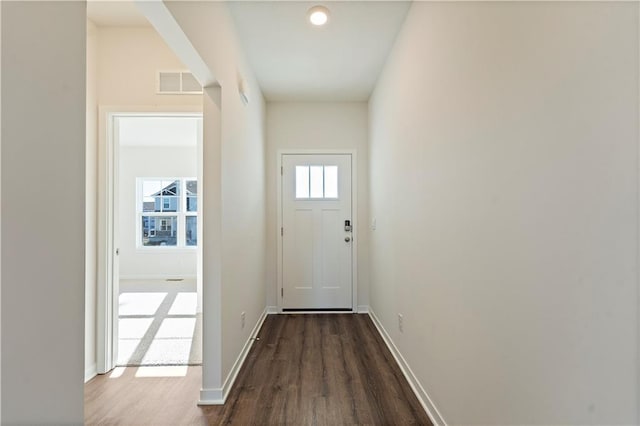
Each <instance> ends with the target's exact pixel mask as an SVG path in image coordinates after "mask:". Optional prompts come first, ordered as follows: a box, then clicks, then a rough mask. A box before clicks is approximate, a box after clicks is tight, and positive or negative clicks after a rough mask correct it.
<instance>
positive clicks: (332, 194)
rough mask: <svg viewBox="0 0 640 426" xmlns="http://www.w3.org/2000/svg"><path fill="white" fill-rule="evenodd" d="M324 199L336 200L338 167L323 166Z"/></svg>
mask: <svg viewBox="0 0 640 426" xmlns="http://www.w3.org/2000/svg"><path fill="white" fill-rule="evenodd" d="M324 198H338V166H324Z"/></svg>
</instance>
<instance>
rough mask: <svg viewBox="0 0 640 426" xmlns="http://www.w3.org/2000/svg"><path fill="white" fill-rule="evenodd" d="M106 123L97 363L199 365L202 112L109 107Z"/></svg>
mask: <svg viewBox="0 0 640 426" xmlns="http://www.w3.org/2000/svg"><path fill="white" fill-rule="evenodd" d="M107 130H108V132H107V134H108V137H107V139H108V141H107V145H108V147H110V150H109V151H110V152H109V154H110V155H108V156H107V158H109V159H110V167H108V173H107V176H106V181H107V182H106V183H107V187H108V189H109V190H108V191H107V200H106V201H107V205H108V206H109V208H108V209H107V211H108V212H109V215H108V218H107V224H106V225H107V235H106V241H107V249H106V253H105V254H106V256H105V259H106V263H107V266H106V269H107V271H108V272H109V273H108V274H106V282H105V291H104V292H102V293H103V294H104V299H105V302H106V303H104V304H100V303H99V308H104V309H105V315H104V326H105V327H104V328H103V329H102V331H103V332H104V333H105V336H104V339H99V340H98V343H99V344H100V343H102V342H104V348H103V350H102V351H100V350H99V351H98V353H99V354H100V353H102V354H104V357H103V359H102V363H100V361H101V360H99V364H101V365H99V370H102V371H101V372H107V371H109V370H111V369H112V368H114V367H116V366H118V367H126V366H180V365H200V364H201V363H202V279H201V275H202V274H201V271H200V270H199V268H200V266H199V265H200V261H199V257H200V254H201V250H200V248H199V242H200V241H201V238H200V236H201V230H200V229H199V228H200V227H199V226H198V222H199V217H200V211H199V208H198V206H199V204H200V203H199V197H200V195H199V191H198V187H199V185H198V177H197V176H198V175H199V173H198V165H199V164H200V160H199V148H198V147H199V145H200V143H201V138H202V114H201V113H142V112H135V113H133V112H128V113H121V112H114V113H109V114H107ZM98 331H99V332H100V331H101V330H100V324H99V330H98Z"/></svg>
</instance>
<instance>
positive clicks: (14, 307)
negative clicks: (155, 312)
mask: <svg viewBox="0 0 640 426" xmlns="http://www.w3.org/2000/svg"><path fill="white" fill-rule="evenodd" d="M85 41H86V5H85V4H84V3H82V2H75V1H69V2H55V3H51V2H3V3H2V84H1V85H2V130H1V133H2V154H3V155H2V201H3V205H2V247H3V248H4V250H2V296H3V297H2V388H3V389H4V392H3V393H2V419H1V423H2V424H81V423H82V422H83V371H82V366H83V360H84V327H83V324H84V280H85V274H84V250H85V240H84V237H85V143H86V133H85V118H86V111H85V108H84V105H85V101H86V90H85V89H86V88H85V73H86V44H85ZM48 206H51V208H46V209H45V210H43V207H48ZM53 206H55V208H53ZM7 248H10V250H8V249H7Z"/></svg>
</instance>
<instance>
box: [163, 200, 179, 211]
mask: <svg viewBox="0 0 640 426" xmlns="http://www.w3.org/2000/svg"><path fill="white" fill-rule="evenodd" d="M179 202H180V199H179V198H178V197H174V196H171V197H162V211H163V212H177V211H178V203H179Z"/></svg>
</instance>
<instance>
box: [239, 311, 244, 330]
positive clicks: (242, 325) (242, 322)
mask: <svg viewBox="0 0 640 426" xmlns="http://www.w3.org/2000/svg"><path fill="white" fill-rule="evenodd" d="M244 320H245V314H244V312H243V313H241V314H240V324H241V327H242V328H244Z"/></svg>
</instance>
